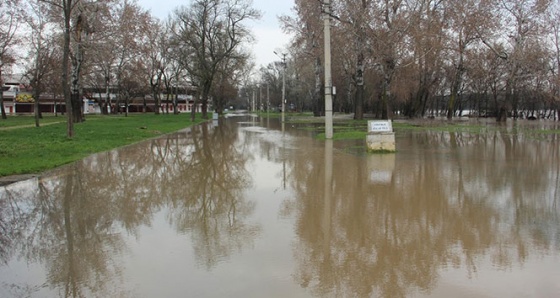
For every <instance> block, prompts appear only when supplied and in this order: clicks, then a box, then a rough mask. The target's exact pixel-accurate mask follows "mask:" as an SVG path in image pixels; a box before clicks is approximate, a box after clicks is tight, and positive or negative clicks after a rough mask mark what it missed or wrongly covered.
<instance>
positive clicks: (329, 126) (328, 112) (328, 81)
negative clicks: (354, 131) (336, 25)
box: [323, 0, 333, 139]
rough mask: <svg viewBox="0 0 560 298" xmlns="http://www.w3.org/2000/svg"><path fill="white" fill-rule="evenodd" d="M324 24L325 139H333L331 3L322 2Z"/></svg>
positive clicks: (325, 0)
mask: <svg viewBox="0 0 560 298" xmlns="http://www.w3.org/2000/svg"><path fill="white" fill-rule="evenodd" d="M323 10H324V13H325V15H324V16H323V17H324V22H325V29H324V31H325V135H326V138H327V139H332V137H333V118H332V76H331V3H330V0H324V8H323Z"/></svg>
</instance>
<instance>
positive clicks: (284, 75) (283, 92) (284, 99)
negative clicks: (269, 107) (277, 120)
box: [274, 52, 286, 123]
mask: <svg viewBox="0 0 560 298" xmlns="http://www.w3.org/2000/svg"><path fill="white" fill-rule="evenodd" d="M274 54H276V56H278V57H280V55H278V53H276V52H274ZM280 59H282V67H283V69H282V123H284V119H285V114H284V113H285V111H284V110H285V109H286V54H285V53H282V56H281V57H280Z"/></svg>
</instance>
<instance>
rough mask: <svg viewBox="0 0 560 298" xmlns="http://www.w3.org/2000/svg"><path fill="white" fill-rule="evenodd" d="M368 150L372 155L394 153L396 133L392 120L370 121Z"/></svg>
mask: <svg viewBox="0 0 560 298" xmlns="http://www.w3.org/2000/svg"><path fill="white" fill-rule="evenodd" d="M366 143H367V150H368V152H371V153H394V152H396V146H395V133H394V132H393V124H392V123H391V121H390V120H370V121H368V134H367V137H366Z"/></svg>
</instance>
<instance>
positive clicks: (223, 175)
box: [169, 125, 260, 268]
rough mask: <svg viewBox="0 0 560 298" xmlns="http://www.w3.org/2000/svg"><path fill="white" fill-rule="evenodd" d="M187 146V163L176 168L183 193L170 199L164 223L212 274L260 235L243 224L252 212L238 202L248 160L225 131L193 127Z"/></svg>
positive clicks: (245, 203) (231, 134) (252, 226)
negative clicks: (189, 242) (186, 236)
mask: <svg viewBox="0 0 560 298" xmlns="http://www.w3.org/2000/svg"><path fill="white" fill-rule="evenodd" d="M190 140H192V146H191V148H189V155H190V158H188V159H184V160H181V162H180V163H179V168H180V172H181V173H182V176H181V177H179V179H180V181H181V183H182V184H184V186H185V188H184V190H185V191H183V192H176V193H173V195H172V196H171V201H170V202H171V204H172V208H170V217H169V218H170V221H171V223H172V224H174V225H175V226H176V228H177V230H178V231H180V232H190V233H191V235H192V238H193V243H194V250H195V254H196V255H197V259H198V260H199V261H200V262H201V263H203V264H204V265H205V266H206V267H208V268H211V267H213V266H214V265H215V264H216V263H217V262H218V261H219V260H220V259H223V258H226V257H228V256H229V255H230V254H231V252H232V251H234V250H236V249H241V248H242V247H245V246H246V245H247V244H248V243H250V242H251V241H252V240H253V239H254V238H255V236H256V235H257V233H258V232H259V230H260V228H259V227H258V226H257V225H256V224H250V223H247V222H246V218H247V217H248V216H249V215H250V214H251V213H252V212H253V211H254V207H255V206H254V203H252V202H248V201H247V200H246V199H245V198H244V197H243V195H244V191H245V190H246V189H247V188H249V187H250V186H251V180H250V178H249V177H250V175H249V173H248V172H247V169H246V166H247V161H248V159H249V156H250V155H248V154H244V150H245V148H244V146H239V145H240V144H239V142H236V141H237V131H236V130H235V129H234V127H232V126H229V125H219V126H217V127H214V128H213V129H210V128H209V127H208V126H200V127H196V128H194V129H193V133H192V134H191V136H190Z"/></svg>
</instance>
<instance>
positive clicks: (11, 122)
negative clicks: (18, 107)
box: [0, 115, 66, 129]
mask: <svg viewBox="0 0 560 298" xmlns="http://www.w3.org/2000/svg"><path fill="white" fill-rule="evenodd" d="M64 121H66V117H64V116H58V117H55V116H54V115H50V116H43V119H40V120H39V122H40V123H41V124H50V123H56V122H64ZM34 125H35V118H33V117H32V116H8V118H7V119H0V129H3V128H13V127H16V126H34Z"/></svg>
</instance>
